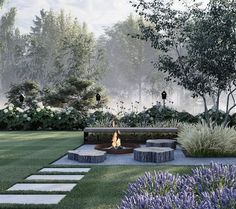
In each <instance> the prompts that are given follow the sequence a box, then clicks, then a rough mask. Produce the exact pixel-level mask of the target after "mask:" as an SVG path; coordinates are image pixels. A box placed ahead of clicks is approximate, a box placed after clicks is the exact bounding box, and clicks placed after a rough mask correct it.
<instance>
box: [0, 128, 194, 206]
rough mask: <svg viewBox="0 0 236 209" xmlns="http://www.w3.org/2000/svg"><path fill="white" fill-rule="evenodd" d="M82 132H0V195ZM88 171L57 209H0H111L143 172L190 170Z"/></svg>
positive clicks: (131, 168) (67, 147)
mask: <svg viewBox="0 0 236 209" xmlns="http://www.w3.org/2000/svg"><path fill="white" fill-rule="evenodd" d="M82 136H83V135H82V132H53V131H50V132H43V131H42V132H0V177H1V178H0V192H1V193H5V191H6V189H8V188H9V187H10V186H12V185H13V184H14V183H16V182H22V181H23V180H24V178H25V177H27V176H29V175H30V174H35V173H36V172H37V171H38V170H39V169H40V168H42V167H44V166H49V164H50V163H51V162H53V161H54V160H56V159H57V158H59V157H60V156H62V155H63V154H65V153H66V152H67V151H68V150H70V149H74V148H76V147H78V146H79V145H81V144H82V143H83V137H82ZM91 167H92V170H91V171H90V172H89V173H88V174H86V176H85V177H84V178H83V179H82V180H81V181H79V182H78V184H77V186H76V187H75V188H74V189H73V190H72V192H70V193H69V194H68V195H67V197H66V198H65V199H64V200H63V201H61V203H60V204H59V205H57V206H48V207H45V206H7V205H5V206H3V205H2V206H1V205H0V208H4V209H6V208H14V209H16V208H17V209H18V208H19V209H20V208H22V209H23V208H24V209H27V208H31V209H33V208H41V209H45V208H50V209H80V208H81V209H83V208H91V209H96V208H107V209H108V208H115V206H116V205H117V204H118V203H119V201H120V199H121V197H122V196H123V192H124V190H126V189H127V186H128V183H129V182H133V181H135V180H136V179H137V178H138V177H139V176H140V175H143V174H144V172H145V171H154V170H166V171H170V172H172V173H177V172H178V173H185V172H189V171H190V168H191V167H180V166H176V167H170V166H161V167H160V166H91Z"/></svg>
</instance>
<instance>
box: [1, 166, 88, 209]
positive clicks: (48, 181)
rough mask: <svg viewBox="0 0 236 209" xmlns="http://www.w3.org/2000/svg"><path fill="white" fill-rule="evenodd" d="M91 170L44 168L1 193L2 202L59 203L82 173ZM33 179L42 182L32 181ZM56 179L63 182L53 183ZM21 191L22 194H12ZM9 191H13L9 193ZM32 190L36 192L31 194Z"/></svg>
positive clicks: (80, 177) (81, 176)
mask: <svg viewBox="0 0 236 209" xmlns="http://www.w3.org/2000/svg"><path fill="white" fill-rule="evenodd" d="M89 171H90V168H69V167H64V168H58V167H57V168H56V167H54V168H47V167H46V168H42V169H41V170H39V171H38V173H36V174H32V175H30V176H28V177H27V178H26V179H25V181H26V182H23V183H17V184H15V185H13V186H12V187H10V188H9V189H7V191H6V194H0V204H34V205H38V204H48V205H51V204H58V203H59V202H60V201H61V200H62V199H63V198H65V197H66V194H67V193H68V192H70V191H71V190H72V189H73V188H74V187H75V186H76V182H77V181H79V180H81V179H82V178H83V177H84V175H82V174H81V173H83V174H84V173H88V172H89ZM50 173H56V174H50ZM72 173H73V174H72ZM32 181H40V182H39V183H32ZM42 181H43V183H42ZM55 181H63V183H53V182H55ZM71 181H73V183H71ZM19 191H20V192H21V193H22V194H12V193H13V192H18V193H19ZM9 192H11V193H10V194H8V193H9ZM24 192H27V194H24ZM30 192H34V193H32V194H30ZM35 192H40V194H36V193H35ZM42 192H55V193H57V192H60V194H42ZM61 193H62V194H61Z"/></svg>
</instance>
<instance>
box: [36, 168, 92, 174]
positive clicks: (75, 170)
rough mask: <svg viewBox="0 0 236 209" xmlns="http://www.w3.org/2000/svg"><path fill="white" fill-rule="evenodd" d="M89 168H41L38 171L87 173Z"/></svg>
mask: <svg viewBox="0 0 236 209" xmlns="http://www.w3.org/2000/svg"><path fill="white" fill-rule="evenodd" d="M90 169H91V168H43V169H41V170H40V171H39V172H40V173H41V172H49V173H50V172H63V173H74V172H78V173H79V172H80V173H87V172H89V170H90Z"/></svg>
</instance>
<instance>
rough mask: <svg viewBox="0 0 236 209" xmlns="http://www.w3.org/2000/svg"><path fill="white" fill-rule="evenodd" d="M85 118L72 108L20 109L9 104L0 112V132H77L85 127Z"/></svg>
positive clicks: (42, 107)
mask: <svg viewBox="0 0 236 209" xmlns="http://www.w3.org/2000/svg"><path fill="white" fill-rule="evenodd" d="M85 118H86V116H85V115H84V114H83V113H81V112H79V111H77V110H75V109H74V108H71V107H69V108H66V109H58V110H56V109H55V108H51V107H49V106H48V107H44V106H43V105H38V106H36V107H32V108H29V109H25V110H24V109H21V108H19V107H15V106H14V105H13V104H10V105H9V106H8V107H6V108H5V109H3V110H0V130H52V129H53V130H78V129H84V127H86V126H87V124H86V120H85Z"/></svg>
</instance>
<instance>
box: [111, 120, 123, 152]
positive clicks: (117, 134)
mask: <svg viewBox="0 0 236 209" xmlns="http://www.w3.org/2000/svg"><path fill="white" fill-rule="evenodd" d="M115 126H116V124H115V121H114V120H113V121H112V127H115ZM120 146H121V140H120V131H119V130H118V131H115V133H114V134H113V136H112V147H114V148H117V147H120Z"/></svg>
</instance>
